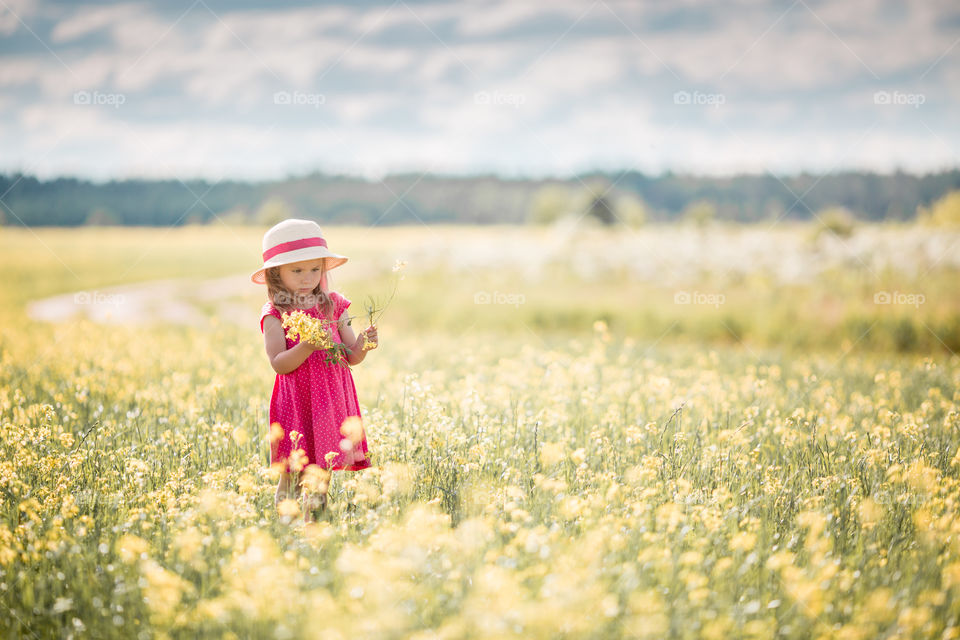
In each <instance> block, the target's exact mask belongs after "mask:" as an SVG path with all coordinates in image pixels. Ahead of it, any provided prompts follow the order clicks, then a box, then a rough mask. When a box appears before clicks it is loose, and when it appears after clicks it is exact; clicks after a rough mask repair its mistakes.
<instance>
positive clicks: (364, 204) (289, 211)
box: [0, 169, 960, 226]
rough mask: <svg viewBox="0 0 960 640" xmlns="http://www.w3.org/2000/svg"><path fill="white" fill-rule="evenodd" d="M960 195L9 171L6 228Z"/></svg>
mask: <svg viewBox="0 0 960 640" xmlns="http://www.w3.org/2000/svg"><path fill="white" fill-rule="evenodd" d="M955 190H960V169H953V170H948V171H942V172H939V173H928V174H924V175H914V174H909V173H905V172H902V171H897V172H894V173H890V174H878V173H871V172H861V171H846V172H840V173H831V174H826V175H815V174H809V173H800V174H796V175H792V176H774V175H772V174H762V175H737V176H731V177H707V176H693V175H684V174H674V173H670V172H668V173H664V174H661V175H659V176H652V175H645V174H642V173H639V172H632V171H631V172H624V173H603V172H593V173H589V174H583V175H579V176H574V177H569V178H563V179H560V178H555V179H526V178H505V177H500V176H495V175H475V176H444V175H434V174H428V175H420V174H416V173H410V174H397V175H390V176H387V177H386V178H384V179H383V180H382V181H381V180H366V179H362V178H358V177H352V176H342V175H328V174H322V173H313V174H309V175H305V176H300V177H290V178H287V179H284V180H275V181H264V182H243V181H232V180H231V181H223V182H210V181H206V180H187V181H179V180H142V179H128V180H114V181H109V182H102V183H96V182H91V181H88V180H80V179H77V178H70V177H61V178H56V179H52V180H39V179H37V178H36V177H33V176H29V175H22V174H12V175H0V194H2V195H0V224H6V225H21V224H23V225H28V226H44V225H57V226H79V225H103V224H115V225H151V226H152V225H160V226H170V225H174V226H175V225H182V224H198V223H199V224H203V223H210V222H217V220H222V221H224V222H227V223H230V224H272V223H273V222H275V221H276V220H279V219H283V218H285V217H289V216H297V217H307V218H314V219H317V220H321V221H323V222H325V223H327V224H341V223H342V224H363V225H370V224H380V225H396V224H419V223H421V222H424V223H428V224H429V223H441V222H442V223H464V224H495V223H515V224H517V223H527V222H548V221H550V220H552V219H556V218H558V217H560V216H563V215H565V214H571V215H577V216H579V215H583V214H588V213H589V214H590V215H592V216H594V217H596V218H597V219H598V220H600V221H601V222H605V223H610V224H615V223H617V222H624V223H627V224H640V223H643V222H650V221H655V222H668V221H674V220H679V219H694V220H700V219H718V220H728V221H736V222H761V221H765V220H770V221H772V220H775V219H778V218H780V219H791V220H809V219H812V218H813V217H815V216H816V214H817V212H821V211H825V210H836V209H840V210H843V211H845V212H847V213H848V214H849V216H850V217H851V219H857V220H869V221H883V220H893V221H902V220H912V219H914V218H915V217H916V216H917V213H918V210H921V211H922V210H923V208H925V207H930V206H931V205H932V204H933V203H935V202H936V201H937V200H939V199H942V198H943V197H945V196H946V195H947V194H948V193H950V192H952V191H955Z"/></svg>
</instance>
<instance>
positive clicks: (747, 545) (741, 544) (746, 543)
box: [730, 531, 757, 551]
mask: <svg viewBox="0 0 960 640" xmlns="http://www.w3.org/2000/svg"><path fill="white" fill-rule="evenodd" d="M756 544H757V535H756V534H755V533H750V532H749V531H741V532H739V533H737V534H736V535H735V536H733V538H732V539H731V540H730V548H731V549H737V550H739V551H750V550H751V549H753V547H754V545H756Z"/></svg>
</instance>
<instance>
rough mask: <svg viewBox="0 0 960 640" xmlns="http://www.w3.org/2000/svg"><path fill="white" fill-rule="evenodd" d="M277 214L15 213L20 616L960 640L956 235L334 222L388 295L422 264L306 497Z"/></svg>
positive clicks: (12, 463) (15, 575)
mask: <svg viewBox="0 0 960 640" xmlns="http://www.w3.org/2000/svg"><path fill="white" fill-rule="evenodd" d="M262 231H263V230H262V229H251V228H244V227H226V226H223V225H213V226H209V227H185V228H177V229H131V228H122V229H121V228H108V229H88V228H84V229H43V230H40V229H35V230H30V229H11V228H3V229H2V230H0V265H2V266H3V268H4V273H5V274H6V276H7V277H6V278H5V279H4V284H3V285H2V286H0V320H2V330H0V447H2V450H3V455H2V457H0V465H2V466H0V487H2V491H0V514H2V522H0V607H2V608H3V610H4V611H5V612H7V613H6V614H5V615H3V616H0V634H2V636H3V637H39V638H46V637H57V638H70V637H72V638H85V637H95V638H138V639H140V638H143V639H146V638H196V637H203V638H207V637H210V638H268V637H269V638H309V637H320V636H322V637H324V638H328V639H336V638H343V639H346V638H358V637H359V638H415V639H417V640H428V639H441V638H442V639H453V638H510V637H515V638H525V639H526V638H664V637H670V638H740V637H742V638H772V637H776V638H810V637H813V638H843V639H850V640H854V639H864V640H865V639H867V638H877V637H884V638H943V639H949V638H958V637H960V597H958V596H960V521H958V519H957V517H956V512H957V509H958V501H960V482H958V481H960V448H958V447H960V431H958V427H960V411H958V408H960V358H958V357H957V355H956V354H955V353H954V352H955V351H956V350H957V349H958V348H960V321H958V318H960V313H958V311H960V296H958V294H957V290H956V282H957V271H958V269H960V253H958V249H957V246H958V245H957V244H956V243H955V241H956V240H957V239H958V235H960V234H956V233H953V234H951V233H947V232H943V231H939V232H932V231H924V230H918V229H915V228H910V227H905V228H880V227H877V228H865V229H861V230H858V232H857V233H856V234H855V235H854V236H853V237H852V238H848V239H841V238H833V237H829V236H828V237H822V236H821V237H817V236H814V235H811V234H810V230H809V229H807V228H804V227H801V226H784V227H783V228H778V229H776V230H764V229H751V228H743V229H723V228H717V229H712V230H709V229H708V230H702V229H695V228H680V227H664V228H649V229H641V230H638V231H631V232H624V231H622V230H620V231H617V230H612V231H611V230H604V229H598V228H593V227H584V228H581V227H571V228H566V229H563V228H554V229H527V228H519V227H512V228H511V227H506V228H456V227H432V228H427V227H422V226H416V227H402V228H390V229H386V228H384V229H377V228H373V229H363V228H339V227H329V228H325V232H326V233H327V236H328V240H329V242H330V246H331V249H333V250H334V251H337V252H340V253H344V254H346V255H348V256H350V257H351V261H350V262H349V263H347V265H344V266H343V267H341V268H339V269H337V270H336V271H334V272H333V273H332V282H333V285H334V287H335V288H336V289H337V290H339V291H341V292H342V293H344V295H346V296H347V297H348V298H350V299H351V300H353V301H354V306H353V307H351V311H352V312H354V313H356V314H358V315H360V316H361V317H360V320H361V322H362V320H363V317H362V316H363V302H364V299H365V296H366V295H368V294H370V295H374V296H376V297H378V298H380V299H383V298H385V297H387V296H388V295H389V293H390V291H391V290H392V274H391V267H392V266H393V264H394V262H395V260H397V259H401V260H406V261H407V262H408V266H407V268H406V270H405V272H404V279H403V280H402V281H400V282H399V287H398V292H397V295H396V298H395V299H394V301H393V302H392V303H391V306H390V307H389V308H388V309H387V310H386V312H385V313H384V315H383V318H382V319H381V320H380V322H379V323H378V326H379V334H380V338H381V345H380V347H379V348H378V349H377V350H375V351H374V352H372V353H371V354H369V355H368V356H367V358H366V360H365V362H363V363H362V364H360V365H358V366H356V367H354V371H353V375H354V378H355V380H356V385H357V389H358V392H359V395H360V402H361V408H362V412H363V414H364V426H365V429H366V432H367V437H368V442H369V446H370V453H371V457H372V458H373V462H374V468H372V469H369V470H366V471H364V472H360V473H343V472H335V474H334V477H333V482H332V484H331V485H330V489H329V492H330V504H329V509H328V510H327V512H325V513H324V514H323V515H322V516H321V517H320V519H319V521H318V522H315V523H309V524H303V522H302V516H301V514H300V513H299V510H298V509H297V508H296V506H295V505H293V504H289V503H288V504H285V505H283V508H282V509H281V510H280V511H279V512H278V510H277V509H276V508H275V506H274V491H275V489H276V479H277V475H276V470H274V469H271V468H270V467H269V465H268V453H269V442H268V440H267V438H268V427H269V425H268V421H267V409H268V404H269V397H270V391H271V389H272V385H273V379H274V373H273V371H272V369H271V368H270V366H269V363H268V362H267V359H266V356H265V354H264V348H263V340H262V336H261V334H260V331H259V328H258V325H257V317H258V316H257V313H258V309H259V307H260V305H261V304H262V302H263V299H264V292H263V291H261V290H259V289H257V288H256V287H247V286H245V285H243V284H242V278H241V279H239V280H236V281H234V280H229V279H227V280H223V279H222V278H225V277H228V276H232V275H235V274H243V273H248V272H250V271H252V270H253V269H255V268H256V267H257V266H258V257H259V249H260V237H261V234H262ZM162 278H177V279H183V280H182V282H183V283H185V284H183V286H182V288H181V289H177V291H182V292H188V291H189V290H190V284H189V283H190V282H193V281H202V282H203V283H205V284H204V287H207V288H204V289H203V291H204V292H205V293H204V294H203V295H200V296H194V297H193V298H190V297H189V295H188V294H187V293H182V294H181V293H175V294H172V295H171V296H170V297H169V298H162V299H158V300H155V301H154V302H155V304H156V305H157V308H159V307H171V306H175V305H176V304H181V303H182V304H188V303H189V304H190V305H192V306H193V308H195V309H198V310H199V311H200V312H201V313H202V314H203V317H204V318H205V320H204V321H203V322H201V323H199V324H198V323H196V322H193V323H184V322H177V321H176V315H173V316H171V317H170V319H168V320H167V321H164V322H151V321H150V318H148V317H143V318H141V319H140V320H142V321H139V322H133V323H129V322H126V323H111V322H94V321H92V320H91V319H90V318H88V317H86V316H85V315H84V314H83V313H82V312H83V311H84V308H83V305H84V304H86V303H85V302H83V303H82V304H79V305H74V306H75V307H76V308H74V309H73V310H74V311H80V312H81V313H79V314H77V315H68V314H67V313H66V312H65V313H64V315H63V318H62V319H61V320H60V321H58V322H52V321H46V320H39V319H37V318H35V317H32V316H31V314H30V313H28V308H29V303H30V301H32V300H36V299H39V298H44V297H48V296H56V295H59V294H63V295H68V294H69V296H71V297H72V296H73V295H74V293H75V292H78V291H82V292H85V294H86V297H85V298H81V299H80V300H81V301H90V300H97V299H103V298H106V299H108V300H112V301H113V302H112V303H113V304H116V305H119V306H122V305H124V304H127V302H125V298H123V297H122V295H121V296H119V297H116V298H109V296H112V295H113V296H116V295H118V294H116V293H115V290H114V289H113V287H117V286H124V285H130V284H132V283H144V282H148V281H152V280H155V279H162ZM211 282H212V283H219V284H218V285H217V286H221V287H222V288H223V289H224V290H222V291H210V289H209V286H210V283H211ZM234 282H236V283H237V284H232V283H234ZM882 294H887V296H886V297H884V296H883V295H882ZM62 308H63V309H64V311H66V310H69V309H67V308H66V307H62ZM237 309H246V310H247V314H248V315H246V316H243V315H242V314H239V317H238V313H237ZM121 315H122V314H121ZM125 317H127V318H128V319H129V318H130V316H125ZM134 317H135V316H134ZM362 326H365V325H362Z"/></svg>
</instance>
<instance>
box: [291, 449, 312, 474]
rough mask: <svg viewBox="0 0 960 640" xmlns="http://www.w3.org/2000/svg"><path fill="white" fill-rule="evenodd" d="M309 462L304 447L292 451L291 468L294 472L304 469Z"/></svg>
mask: <svg viewBox="0 0 960 640" xmlns="http://www.w3.org/2000/svg"><path fill="white" fill-rule="evenodd" d="M308 462H309V460H308V458H307V452H306V451H304V450H303V449H294V450H293V451H292V452H290V470H291V471H293V472H294V473H297V472H299V471H301V470H303V468H304V467H305V466H307V463H308Z"/></svg>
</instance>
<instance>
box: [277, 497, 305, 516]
mask: <svg viewBox="0 0 960 640" xmlns="http://www.w3.org/2000/svg"><path fill="white" fill-rule="evenodd" d="M277 513H279V514H280V515H281V516H287V517H290V518H293V517H295V516H297V515H299V514H300V505H299V504H298V503H297V501H296V500H291V499H290V498H285V499H284V500H281V501H280V503H279V504H278V505H277Z"/></svg>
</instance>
